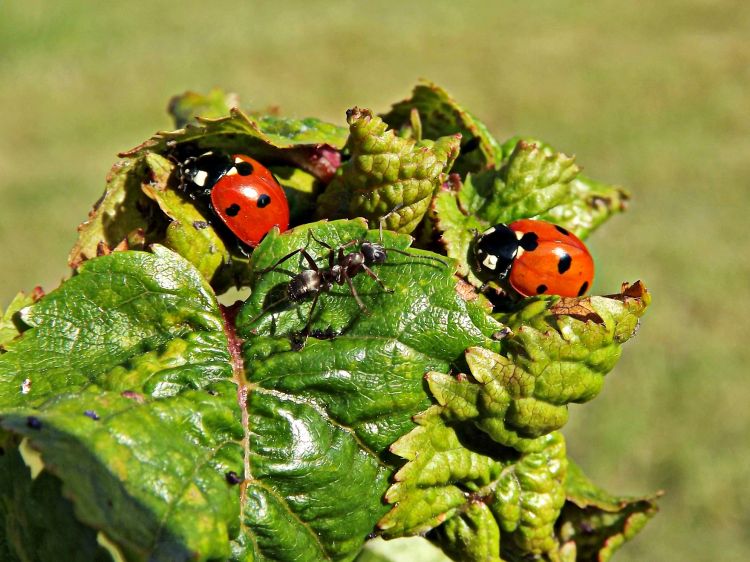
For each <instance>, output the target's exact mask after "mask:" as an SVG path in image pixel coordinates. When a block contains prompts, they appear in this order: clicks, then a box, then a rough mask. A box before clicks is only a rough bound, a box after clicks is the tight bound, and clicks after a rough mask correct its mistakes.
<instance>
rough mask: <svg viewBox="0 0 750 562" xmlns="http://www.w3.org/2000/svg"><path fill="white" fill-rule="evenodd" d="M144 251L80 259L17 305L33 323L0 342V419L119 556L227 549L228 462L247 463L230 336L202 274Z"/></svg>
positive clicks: (196, 554)
mask: <svg viewBox="0 0 750 562" xmlns="http://www.w3.org/2000/svg"><path fill="white" fill-rule="evenodd" d="M154 251H155V253H154V254H147V253H144V252H117V253H114V254H111V255H109V256H105V257H101V258H99V259H96V260H91V261H88V262H86V263H85V264H83V265H82V266H81V268H80V269H79V274H78V275H77V276H75V277H73V278H72V279H70V280H69V281H67V282H66V283H64V284H63V285H62V286H61V287H60V288H59V289H57V290H56V291H53V292H52V293H50V294H49V295H47V296H46V297H44V298H43V299H41V300H40V301H39V302H38V303H36V304H35V305H33V306H32V307H31V308H27V309H24V313H23V321H24V322H25V323H26V324H27V325H29V326H30V329H29V330H27V331H26V332H25V333H24V335H23V337H21V338H19V339H17V340H15V341H13V342H12V343H11V344H9V345H8V351H7V353H5V354H3V355H2V356H0V381H2V384H1V385H0V418H1V419H2V427H3V428H4V429H5V430H7V431H9V432H11V433H13V434H14V435H16V436H19V437H22V438H26V439H28V443H29V444H30V446H31V447H32V448H33V449H35V450H37V451H38V452H39V453H41V456H42V459H43V462H44V469H43V472H42V473H41V475H44V474H45V473H46V472H49V474H51V475H53V476H54V477H56V478H57V479H59V481H60V482H61V486H62V494H63V495H64V496H65V497H70V498H73V509H74V512H75V517H76V519H77V520H78V521H80V522H81V523H82V524H84V525H85V526H86V527H89V528H93V529H98V530H100V531H101V533H102V534H103V536H104V537H105V539H103V540H104V541H105V542H106V543H108V544H112V545H114V547H113V548H116V549H117V550H118V551H119V552H120V553H121V554H122V555H123V557H124V558H125V559H127V560H170V561H172V560H188V559H190V560H193V559H195V560H208V559H215V558H228V557H229V554H230V550H229V544H228V540H227V539H228V536H230V535H231V534H236V533H237V532H238V530H239V529H238V527H239V526H238V507H239V502H238V499H237V496H238V493H239V491H238V489H237V488H236V487H233V486H231V485H230V484H229V483H228V482H227V480H226V478H225V474H226V473H227V472H228V471H234V472H236V473H237V474H242V473H243V472H244V470H243V454H242V442H243V435H244V432H243V428H242V426H241V424H240V419H241V415H240V408H239V406H238V404H237V385H236V383H235V382H234V381H233V371H232V367H231V362H230V358H231V357H230V354H229V351H228V342H227V338H226V336H225V333H224V327H223V322H222V319H221V315H220V313H219V309H218V305H217V304H216V301H215V298H214V296H213V293H212V292H211V291H210V289H209V287H208V286H207V285H206V283H205V281H204V280H203V278H202V277H201V275H200V274H199V273H198V272H197V271H196V270H195V269H193V268H192V267H191V266H190V264H189V263H188V262H186V261H185V260H183V259H182V258H180V257H179V256H177V255H176V254H173V253H172V252H169V251H168V250H166V249H163V248H159V247H156V248H155V250H154ZM24 381H29V382H28V383H26V384H24ZM24 387H26V388H27V390H26V391H25V390H24ZM41 475H40V476H39V478H41V477H42V476H41ZM9 491H10V490H9V489H7V488H4V489H3V494H5V495H7V494H8V493H9ZM50 501H52V500H50ZM13 516H15V514H14V515H13ZM27 547H28V545H27Z"/></svg>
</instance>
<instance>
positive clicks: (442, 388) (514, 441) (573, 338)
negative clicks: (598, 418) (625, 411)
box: [427, 282, 650, 451]
mask: <svg viewBox="0 0 750 562" xmlns="http://www.w3.org/2000/svg"><path fill="white" fill-rule="evenodd" d="M649 302H650V295H649V294H648V292H647V291H646V289H645V287H643V285H642V284H641V283H640V282H638V283H636V284H635V285H633V286H632V287H626V288H625V289H624V290H623V293H622V294H620V295H612V296H609V297H597V296H594V297H585V298H561V297H536V298H532V299H526V300H524V301H523V304H522V307H521V308H520V310H518V311H516V312H513V313H508V314H498V315H496V317H497V319H498V320H499V321H500V322H502V323H503V324H504V325H505V326H506V327H507V328H508V329H509V330H510V332H509V334H508V336H507V337H506V338H505V339H504V340H503V341H502V342H501V344H502V351H500V352H495V351H492V350H489V349H485V348H482V347H474V348H471V349H469V350H467V352H466V362H467V364H468V366H469V369H470V375H461V376H459V377H455V376H452V375H448V374H445V373H442V372H431V373H429V374H428V375H427V381H428V384H429V386H430V390H431V391H432V393H433V395H434V396H435V398H436V399H437V401H438V403H440V404H441V405H442V406H443V407H444V412H443V415H445V416H447V418H448V419H451V420H457V421H467V420H470V421H471V422H472V423H474V424H475V425H476V426H477V427H478V428H480V429H482V430H483V431H485V432H486V433H487V434H488V435H489V436H490V437H492V439H493V440H495V441H497V442H498V443H501V444H503V445H507V446H509V447H514V448H516V449H518V450H521V451H535V450H539V448H540V447H542V446H544V443H545V440H544V438H543V436H545V435H547V434H548V433H550V432H552V431H555V430H557V429H560V428H561V427H563V426H564V425H565V423H566V422H567V419H568V407H567V405H568V404H569V403H571V402H573V403H582V402H587V401H589V400H591V399H592V398H594V397H595V396H596V395H597V394H598V393H599V391H600V390H601V387H602V385H603V383H604V376H605V375H606V374H607V373H608V372H609V371H610V370H611V369H612V368H613V367H614V365H615V364H616V363H617V361H618V359H619V358H620V354H621V352H622V348H621V346H622V344H623V343H624V342H625V341H626V340H628V339H629V338H630V337H631V336H632V335H633V333H634V332H635V330H636V328H637V325H638V319H639V318H640V317H641V315H643V313H644V311H645V309H646V307H647V306H648V304H649Z"/></svg>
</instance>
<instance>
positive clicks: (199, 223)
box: [193, 221, 208, 230]
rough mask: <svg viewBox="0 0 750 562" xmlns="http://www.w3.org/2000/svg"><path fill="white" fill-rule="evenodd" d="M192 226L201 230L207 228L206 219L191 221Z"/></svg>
mask: <svg viewBox="0 0 750 562" xmlns="http://www.w3.org/2000/svg"><path fill="white" fill-rule="evenodd" d="M193 228H194V229H195V230H203V229H204V228H208V223H207V222H206V221H193Z"/></svg>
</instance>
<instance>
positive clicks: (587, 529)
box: [581, 521, 594, 535]
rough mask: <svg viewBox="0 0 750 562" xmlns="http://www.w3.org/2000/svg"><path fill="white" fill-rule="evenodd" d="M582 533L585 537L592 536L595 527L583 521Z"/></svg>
mask: <svg viewBox="0 0 750 562" xmlns="http://www.w3.org/2000/svg"><path fill="white" fill-rule="evenodd" d="M581 532H582V533H583V534H584V535H590V534H592V533H593V532H594V527H593V526H592V525H591V523H589V522H588V521H581Z"/></svg>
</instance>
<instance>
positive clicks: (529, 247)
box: [518, 232, 539, 252]
mask: <svg viewBox="0 0 750 562" xmlns="http://www.w3.org/2000/svg"><path fill="white" fill-rule="evenodd" d="M518 243H519V244H520V246H521V248H523V249H524V250H526V251H527V252H533V251H534V250H536V248H537V246H539V236H537V234H536V232H527V233H525V234H524V235H523V236H522V237H521V240H519V241H518Z"/></svg>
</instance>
